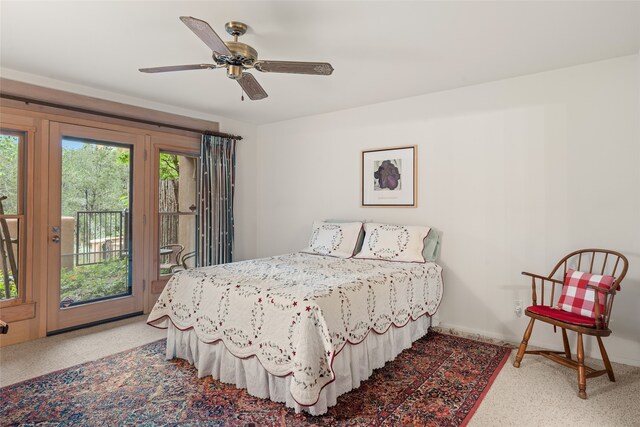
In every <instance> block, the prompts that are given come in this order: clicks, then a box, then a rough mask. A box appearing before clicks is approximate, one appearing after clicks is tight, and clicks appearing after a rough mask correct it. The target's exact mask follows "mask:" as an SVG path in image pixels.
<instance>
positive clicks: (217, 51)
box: [140, 16, 333, 100]
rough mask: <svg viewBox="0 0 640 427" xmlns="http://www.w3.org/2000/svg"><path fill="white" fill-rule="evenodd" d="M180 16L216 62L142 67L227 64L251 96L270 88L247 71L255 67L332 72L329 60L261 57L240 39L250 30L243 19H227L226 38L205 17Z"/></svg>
mask: <svg viewBox="0 0 640 427" xmlns="http://www.w3.org/2000/svg"><path fill="white" fill-rule="evenodd" d="M180 20H181V21H182V22H184V24H185V25H186V26H187V27H189V29H190V30H191V31H193V32H194V33H195V35H196V36H198V38H200V40H202V41H203V42H204V43H205V44H206V45H207V46H208V47H209V49H211V51H212V52H213V61H214V62H215V63H214V64H189V65H169V66H166V67H152V68H140V71H141V72H143V73H164V72H167V71H183V70H205V69H215V68H226V69H227V77H229V78H230V79H233V80H236V81H237V82H238V83H239V84H240V86H241V87H242V90H244V92H245V93H246V94H247V95H248V96H249V98H250V99H251V100H259V99H264V98H266V97H267V96H269V95H267V92H265V90H264V89H263V88H262V86H260V83H258V81H257V80H256V79H255V77H253V75H251V74H249V73H247V72H246V70H249V69H251V68H254V69H256V70H258V71H261V72H263V73H292V74H314V75H321V76H328V75H330V74H331V73H333V67H332V66H331V64H329V63H328V62H298V61H262V60H261V61H259V60H258V52H257V51H256V50H255V49H254V48H252V47H251V46H249V45H248V44H245V43H242V42H239V41H238V37H239V36H241V35H243V34H244V33H246V32H247V25H246V24H243V23H242V22H234V21H232V22H227V23H226V24H225V26H224V28H225V30H226V31H227V33H229V34H230V35H232V36H233V41H228V42H225V41H222V39H221V38H220V36H218V34H216V32H215V31H213V29H212V28H211V26H210V25H209V24H208V23H206V22H205V21H203V20H201V19H197V18H194V17H191V16H181V17H180Z"/></svg>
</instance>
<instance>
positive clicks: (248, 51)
mask: <svg viewBox="0 0 640 427" xmlns="http://www.w3.org/2000/svg"><path fill="white" fill-rule="evenodd" d="M224 44H225V45H227V48H228V49H229V50H230V51H231V55H218V54H217V53H215V52H214V53H213V60H214V61H215V62H216V64H218V66H222V67H227V76H228V77H230V78H232V79H239V78H240V77H241V76H242V70H243V68H250V67H253V64H254V63H255V62H256V60H257V59H258V52H257V51H256V50H255V49H254V48H252V47H251V46H249V45H248V44H245V43H242V42H236V41H228V42H224Z"/></svg>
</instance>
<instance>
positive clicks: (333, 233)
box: [302, 221, 362, 258]
mask: <svg viewBox="0 0 640 427" xmlns="http://www.w3.org/2000/svg"><path fill="white" fill-rule="evenodd" d="M361 229H362V223H361V222H343V223H335V222H322V221H315V222H314V223H313V231H312V232H311V238H310V239H309V247H308V248H306V249H304V250H303V251H302V252H306V253H310V254H317V255H329V256H334V257H337V258H351V257H352V256H353V253H354V251H355V249H356V245H357V243H358V236H359V235H360V230H361Z"/></svg>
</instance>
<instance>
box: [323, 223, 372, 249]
mask: <svg viewBox="0 0 640 427" xmlns="http://www.w3.org/2000/svg"><path fill="white" fill-rule="evenodd" d="M324 222H335V223H337V224H343V223H345V222H359V223H360V224H362V223H364V221H358V220H355V221H354V220H352V219H325V220H324ZM362 242H364V227H360V234H358V243H356V249H355V250H354V251H353V253H354V254H357V253H358V252H360V251H361V250H362Z"/></svg>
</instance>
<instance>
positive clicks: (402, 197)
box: [362, 145, 418, 208]
mask: <svg viewBox="0 0 640 427" xmlns="http://www.w3.org/2000/svg"><path fill="white" fill-rule="evenodd" d="M417 150H418V147H417V146H415V145H411V146H407V147H392V148H379V149H376V150H365V151H363V152H362V206H365V207H366V206H372V207H384V206H388V207H410V208H415V207H416V206H418V202H417V200H416V186H417V177H418V165H417V156H416V151H417Z"/></svg>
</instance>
